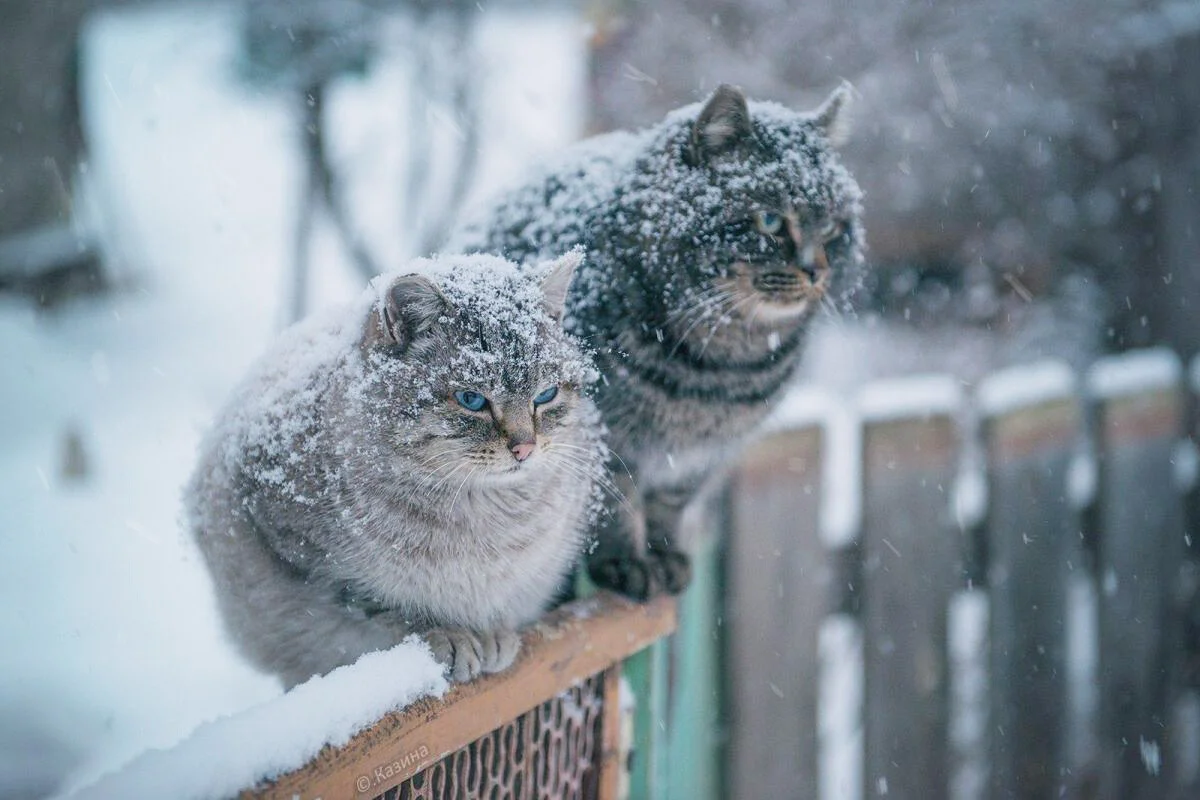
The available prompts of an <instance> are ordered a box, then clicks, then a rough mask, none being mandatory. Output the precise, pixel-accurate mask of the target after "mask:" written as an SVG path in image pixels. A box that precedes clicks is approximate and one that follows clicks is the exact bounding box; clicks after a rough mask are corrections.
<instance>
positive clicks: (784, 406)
mask: <svg viewBox="0 0 1200 800" xmlns="http://www.w3.org/2000/svg"><path fill="white" fill-rule="evenodd" d="M836 406H837V402H836V400H835V399H834V397H833V395H831V394H830V393H829V392H828V391H826V390H824V389H820V388H817V387H813V386H795V387H792V388H791V389H789V390H788V392H787V394H785V395H784V396H783V400H781V401H780V403H779V405H778V406H776V408H775V410H774V411H772V412H771V415H770V416H769V417H767V419H766V421H765V422H764V423H763V432H764V433H774V432H775V431H786V430H792V429H794V428H807V427H809V426H811V425H818V424H822V423H824V422H825V420H827V419H828V418H829V414H830V412H832V411H833V409H834V408H836Z"/></svg>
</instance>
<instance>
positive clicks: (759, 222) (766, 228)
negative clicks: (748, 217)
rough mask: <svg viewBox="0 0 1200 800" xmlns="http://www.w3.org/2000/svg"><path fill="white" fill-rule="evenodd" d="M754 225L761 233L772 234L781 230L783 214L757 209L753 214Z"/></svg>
mask: <svg viewBox="0 0 1200 800" xmlns="http://www.w3.org/2000/svg"><path fill="white" fill-rule="evenodd" d="M754 226H755V227H756V228H758V230H759V231H760V232H761V233H765V234H767V235H768V236H774V235H776V234H777V233H779V232H780V231H781V230H783V215H782V214H776V213H775V212H774V211H758V212H755V214H754Z"/></svg>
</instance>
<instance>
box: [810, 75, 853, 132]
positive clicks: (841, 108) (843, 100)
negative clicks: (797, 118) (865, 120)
mask: <svg viewBox="0 0 1200 800" xmlns="http://www.w3.org/2000/svg"><path fill="white" fill-rule="evenodd" d="M853 100H854V86H853V85H851V83H850V81H842V84H841V86H839V87H837V88H836V89H834V90H833V91H832V92H831V93H830V94H829V97H826V98H825V102H823V103H821V105H820V106H818V107H817V110H816V111H814V112H812V115H813V124H815V125H816V126H817V129H818V130H819V131H821V133H823V134H825V138H827V139H829V143H830V144H832V145H833V146H834V147H838V146H840V145H843V144H845V143H846V142H847V141H849V139H850V105H851V103H852V102H853Z"/></svg>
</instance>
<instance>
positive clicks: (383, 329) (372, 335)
mask: <svg viewBox="0 0 1200 800" xmlns="http://www.w3.org/2000/svg"><path fill="white" fill-rule="evenodd" d="M375 309H376V310H375V312H374V313H372V314H371V318H370V320H369V321H368V323H367V331H366V335H365V337H364V344H365V345H367V346H368V347H370V346H378V347H386V348H390V349H394V350H399V351H404V350H407V349H408V348H409V346H410V345H411V344H412V343H413V342H414V341H415V340H416V339H417V338H419V337H420V336H421V335H422V334H423V333H425V332H426V331H428V330H429V329H430V328H432V327H433V326H434V324H436V323H437V321H438V319H439V318H440V317H441V316H442V315H443V314H445V313H446V312H447V311H448V310H449V309H450V303H449V301H447V300H446V297H445V295H443V294H442V293H441V291H440V290H439V289H438V287H437V285H436V284H434V282H433V281H431V280H429V279H428V278H426V277H424V276H423V275H417V274H415V273H414V274H412V275H403V276H401V277H399V278H396V279H394V280H393V281H392V283H391V285H390V286H388V288H387V290H386V291H385V292H384V293H383V297H382V299H381V300H380V302H379V303H378V305H376V307H375Z"/></svg>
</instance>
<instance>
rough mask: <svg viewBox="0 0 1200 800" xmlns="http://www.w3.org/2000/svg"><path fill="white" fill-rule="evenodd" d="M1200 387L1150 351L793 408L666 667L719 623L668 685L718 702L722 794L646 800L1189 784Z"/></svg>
mask: <svg viewBox="0 0 1200 800" xmlns="http://www.w3.org/2000/svg"><path fill="white" fill-rule="evenodd" d="M1189 378H1190V379H1189ZM1189 384H1190V385H1189ZM1189 389H1190V391H1189ZM1198 392H1200V361H1198V362H1197V365H1196V366H1194V367H1193V369H1192V370H1191V375H1190V376H1186V375H1185V374H1184V370H1183V369H1182V368H1181V365H1180V363H1179V361H1178V359H1176V358H1175V357H1174V356H1173V355H1172V354H1170V353H1169V352H1165V351H1144V352H1140V353H1133V354H1130V355H1126V356H1122V357H1116V358H1112V359H1108V360H1104V361H1102V362H1100V363H1097V364H1096V365H1095V366H1094V367H1093V368H1092V369H1091V370H1089V371H1088V372H1087V373H1086V375H1083V376H1076V375H1074V374H1072V372H1071V371H1069V370H1068V369H1067V368H1066V367H1065V366H1063V365H1057V364H1039V365H1035V366H1031V367H1023V368H1020V369H1014V370H1011V371H1008V372H1005V373H1002V374H997V375H993V376H991V377H989V378H988V379H987V380H985V381H984V382H982V383H981V384H980V385H979V386H977V387H972V388H971V389H970V390H968V389H967V388H964V387H962V386H960V385H958V384H956V382H954V381H953V380H951V379H949V378H946V377H931V378H914V379H911V380H905V381H898V382H894V383H887V384H878V385H873V386H870V387H868V388H867V389H866V390H864V391H863V392H862V394H861V395H859V396H858V397H857V398H850V399H847V398H833V399H828V398H827V399H824V400H821V398H820V397H819V396H814V395H811V394H809V395H807V396H804V397H802V396H797V397H793V398H791V400H790V402H789V403H787V404H785V406H784V408H783V409H781V413H780V414H779V415H778V417H777V419H776V422H775V426H774V430H773V432H771V433H770V434H768V435H766V436H765V437H764V438H763V439H762V440H761V441H760V442H758V443H757V444H756V445H755V446H754V447H753V448H752V449H751V451H750V452H748V453H747V454H746V456H745V458H744V460H743V462H742V463H741V465H740V466H739V468H738V469H737V470H736V471H735V473H734V475H733V477H732V479H731V480H730V483H729V486H728V488H727V490H726V491H725V493H724V494H723V495H722V497H721V498H720V499H719V500H718V501H716V502H714V504H713V506H712V510H711V514H710V519H714V520H717V522H716V523H715V526H716V527H717V528H721V529H723V530H720V531H718V532H717V533H716V534H715V535H713V536H712V537H711V547H710V550H709V551H704V552H706V555H704V556H702V557H703V558H708V559H711V564H710V565H709V569H711V570H713V571H714V572H715V573H716V574H718V575H719V576H721V577H720V578H719V579H718V580H716V581H714V582H713V583H712V584H711V585H707V586H706V585H701V586H699V587H698V590H699V593H701V594H702V593H705V592H708V593H710V597H709V598H708V599H705V598H703V597H700V596H693V595H691V594H689V595H688V596H687V597H686V598H685V599H684V602H683V605H682V608H681V628H680V633H679V634H678V635H677V636H676V637H675V643H674V645H673V652H672V657H671V658H670V659H669V661H671V662H673V663H675V664H680V663H685V662H687V661H689V660H691V659H692V658H694V656H693V654H692V653H691V652H690V650H689V647H690V646H689V645H683V646H682V647H681V642H682V640H685V639H687V638H688V637H689V636H693V637H694V634H692V633H690V631H691V629H692V628H693V626H694V627H697V628H700V629H702V630H707V631H715V632H718V635H719V639H720V641H721V646H720V653H721V656H720V657H721V659H722V660H723V669H722V670H720V677H719V678H718V679H717V682H716V683H714V684H710V685H708V686H702V685H685V684H684V683H682V682H680V681H676V685H675V686H674V687H673V688H674V690H675V693H677V694H679V693H682V694H685V695H687V696H693V697H694V696H706V695H711V693H712V692H716V693H718V694H719V696H720V697H721V698H722V702H721V706H722V709H723V710H722V712H721V715H720V716H721V722H720V728H719V731H720V735H719V736H718V737H715V738H716V739H717V740H719V741H717V742H716V743H715V744H709V745H705V744H695V743H692V744H685V745H683V746H684V747H685V749H690V754H691V758H690V759H687V761H688V762H689V763H691V764H706V763H716V764H719V765H720V767H719V769H720V774H718V775H716V776H715V777H714V778H713V779H712V781H711V783H712V786H713V787H715V788H712V789H711V790H709V791H707V792H706V793H705V794H696V793H695V792H694V791H693V789H692V787H689V788H688V789H686V790H681V791H677V790H676V788H675V786H674V785H669V786H668V787H667V788H666V790H665V791H660V792H659V793H657V794H653V795H648V796H652V797H672V798H693V797H701V796H706V797H713V798H716V797H729V798H752V797H772V798H785V797H787V798H817V797H824V798H869V797H879V796H890V797H899V798H919V799H920V800H927V799H928V800H935V799H936V798H946V797H955V798H976V797H978V798H983V797H988V798H1001V797H1004V798H1007V797H1019V798H1051V797H1054V798H1057V797H1097V798H1113V800H1126V799H1127V798H1171V797H1178V798H1184V797H1189V798H1191V797H1200V694H1198V689H1200V683H1198V682H1197V677H1198V675H1197V673H1196V669H1195V663H1196V662H1195V659H1196V653H1195V652H1192V651H1189V648H1188V646H1187V640H1188V636H1187V635H1186V634H1187V631H1186V630H1185V628H1186V623H1187V618H1188V614H1189V611H1190V613H1191V615H1192V617H1191V618H1192V620H1193V621H1194V620H1195V617H1196V610H1197V594H1196V584H1197V579H1196V575H1197V569H1196V561H1195V555H1196V554H1195V549H1194V545H1193V541H1194V537H1195V535H1196V534H1197V533H1198V532H1200V531H1198V526H1200V518H1197V517H1196V516H1195V515H1194V512H1195V510H1196V509H1197V507H1198V506H1197V503H1196V497H1195V495H1196V491H1195V486H1196V451H1195V446H1194V444H1193V440H1194V433H1195V431H1196V428H1195V425H1194V422H1191V421H1189V420H1190V417H1189V415H1190V414H1191V413H1192V412H1191V409H1192V408H1194V401H1193V399H1192V398H1194V397H1195V395H1196V394H1197V393H1198ZM1189 431H1191V432H1192V433H1193V437H1192V438H1189V435H1188V434H1189ZM847 454H849V455H850V457H847ZM703 538H704V537H702V539H703ZM706 613H707V614H710V616H708V617H707V618H706V617H705V616H704V615H705V614H706ZM1191 635H1192V637H1193V638H1192V642H1191V643H1192V645H1193V646H1194V644H1195V641H1194V635H1195V630H1194V629H1192V630H1191ZM677 671H678V668H677ZM674 736H675V737H676V738H682V739H684V740H686V741H690V740H691V739H694V738H695V736H694V734H692V733H689V732H686V731H680V732H676V733H675V734H674ZM677 746H678V745H677ZM678 772H679V770H676V771H675V772H672V773H671V774H670V775H669V776H668V781H669V782H670V781H674V782H675V783H687V782H689V781H690V780H691V778H689V777H686V776H679V775H678Z"/></svg>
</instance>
